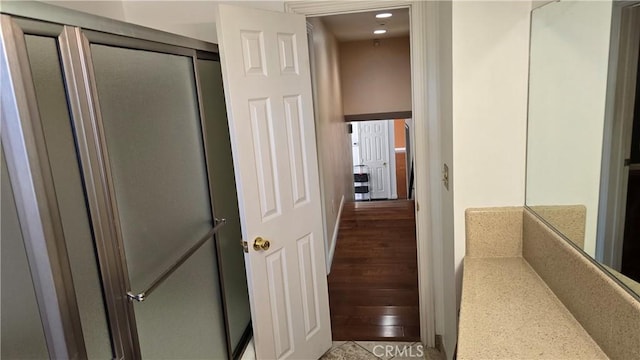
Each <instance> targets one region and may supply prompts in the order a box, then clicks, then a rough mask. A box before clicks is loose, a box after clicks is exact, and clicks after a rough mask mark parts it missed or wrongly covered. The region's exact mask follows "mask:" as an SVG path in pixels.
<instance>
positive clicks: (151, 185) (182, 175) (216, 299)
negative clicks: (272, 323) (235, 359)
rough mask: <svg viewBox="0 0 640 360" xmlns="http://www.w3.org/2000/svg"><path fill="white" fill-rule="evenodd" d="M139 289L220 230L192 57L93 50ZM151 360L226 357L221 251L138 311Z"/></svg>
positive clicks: (196, 263)
mask: <svg viewBox="0 0 640 360" xmlns="http://www.w3.org/2000/svg"><path fill="white" fill-rule="evenodd" d="M91 51H92V57H93V64H94V70H95V75H96V83H97V88H98V95H99V101H100V110H101V112H102V117H103V123H104V130H105V135H106V143H107V149H108V153H109V157H110V166H111V170H112V179H113V182H114V188H115V197H116V201H117V208H118V212H119V218H120V226H121V231H122V234H123V242H124V253H125V257H126V263H127V267H128V272H129V278H130V280H131V287H132V290H133V291H135V292H137V291H142V290H143V289H145V288H146V286H148V285H149V284H150V283H151V282H152V281H153V280H154V279H155V278H157V277H158V275H159V274H160V273H162V272H163V271H164V270H166V269H167V268H169V267H170V266H171V265H172V264H173V262H174V261H175V260H176V259H177V258H178V257H179V256H180V255H182V254H183V253H184V252H185V250H186V249H188V248H189V247H191V246H192V245H193V244H194V243H195V242H196V241H197V240H199V239H200V238H201V237H202V236H203V235H204V234H205V233H207V232H208V231H209V230H210V229H211V227H212V224H213V221H212V217H211V209H210V198H209V191H208V182H207V177H206V169H205V163H204V150H203V144H202V134H201V130H200V118H199V113H198V107H197V96H196V92H195V80H194V73H193V71H194V69H193V62H192V59H191V58H189V57H184V56H177V55H169V54H163V53H156V52H151V51H143V50H134V49H124V48H117V47H112V46H106V45H97V44H92V45H91ZM135 314H136V322H137V326H138V334H139V337H140V347H141V351H142V355H143V357H144V358H149V359H151V358H153V359H156V358H163V359H167V358H180V359H196V358H198V359H205V358H206V359H218V358H225V357H226V340H225V335H224V322H223V315H222V306H221V299H220V288H219V282H218V272H217V263H216V258H215V244H214V242H213V241H210V242H208V243H207V244H206V245H205V246H203V247H202V248H201V249H199V250H198V251H197V252H196V253H195V254H194V255H193V256H192V257H191V258H190V259H189V260H187V262H186V263H184V264H183V265H182V266H181V268H180V269H179V270H178V271H176V272H175V273H174V274H173V275H171V277H169V278H168V280H167V281H166V282H164V283H162V284H161V285H160V287H158V288H157V290H156V291H155V292H154V293H153V294H152V295H150V296H149V298H148V300H146V301H145V302H144V303H138V304H135Z"/></svg>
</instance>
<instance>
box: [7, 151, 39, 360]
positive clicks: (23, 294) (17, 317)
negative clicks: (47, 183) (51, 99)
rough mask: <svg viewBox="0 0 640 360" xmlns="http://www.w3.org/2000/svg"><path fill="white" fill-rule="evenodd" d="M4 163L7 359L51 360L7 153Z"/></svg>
mask: <svg viewBox="0 0 640 360" xmlns="http://www.w3.org/2000/svg"><path fill="white" fill-rule="evenodd" d="M0 158H1V162H2V169H1V171H2V174H0V176H2V179H0V185H1V186H2V209H0V211H2V224H1V226H2V230H1V232H2V234H1V235H0V236H1V244H2V245H1V248H0V255H1V256H2V259H0V261H2V262H1V269H0V274H1V276H2V279H1V281H2V289H1V294H2V295H1V296H2V299H1V301H2V309H1V310H0V311H1V312H2V316H1V317H0V319H1V322H2V328H1V329H0V331H1V333H0V334H1V335H2V339H1V341H0V343H1V347H2V356H1V357H2V358H3V359H48V358H49V354H48V352H47V345H46V343H45V338H44V330H43V328H42V321H41V319H40V313H39V310H38V304H37V302H36V293H35V290H34V289H33V281H32V280H31V270H30V269H29V262H28V260H27V253H26V250H25V248H24V240H23V237H22V231H21V230H20V223H19V222H18V213H17V209H16V204H15V201H14V198H13V190H12V188H11V183H10V181H9V176H8V172H7V164H6V162H5V159H4V152H2V154H1V155H0Z"/></svg>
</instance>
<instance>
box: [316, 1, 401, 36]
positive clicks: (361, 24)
mask: <svg viewBox="0 0 640 360" xmlns="http://www.w3.org/2000/svg"><path fill="white" fill-rule="evenodd" d="M381 12H390V13H392V14H393V16H392V17H390V18H387V19H376V14H378V13H381ZM322 21H323V22H324V24H325V25H326V26H327V27H328V28H329V30H331V32H332V33H333V34H334V35H335V37H336V38H337V39H338V41H340V42H344V41H354V40H370V39H384V38H393V37H400V36H408V35H409V9H394V10H385V11H373V12H361V13H353V14H342V15H331V16H323V17H322ZM380 24H384V25H383V26H381V25H380ZM378 28H382V29H386V30H387V33H386V34H382V35H374V34H373V30H375V29H378Z"/></svg>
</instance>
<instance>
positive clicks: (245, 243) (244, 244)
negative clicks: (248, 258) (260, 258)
mask: <svg viewBox="0 0 640 360" xmlns="http://www.w3.org/2000/svg"><path fill="white" fill-rule="evenodd" d="M240 245H242V251H244V252H245V253H247V254H248V253H249V244H247V242H246V241H244V240H240Z"/></svg>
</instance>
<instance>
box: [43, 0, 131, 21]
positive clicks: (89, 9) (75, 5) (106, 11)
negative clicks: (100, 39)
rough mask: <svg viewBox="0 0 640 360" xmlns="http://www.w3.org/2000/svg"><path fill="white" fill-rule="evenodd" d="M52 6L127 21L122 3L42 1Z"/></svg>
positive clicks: (87, 0)
mask: <svg viewBox="0 0 640 360" xmlns="http://www.w3.org/2000/svg"><path fill="white" fill-rule="evenodd" d="M42 2H44V3H48V4H51V5H56V6H61V7H65V8H67V9H73V10H77V11H82V12H86V13H89V14H93V15H99V16H104V17H108V18H111V19H116V20H120V21H125V16H124V8H123V6H122V1H119V0H114V1H104V0H85V1H57V0H49V1H42Z"/></svg>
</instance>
